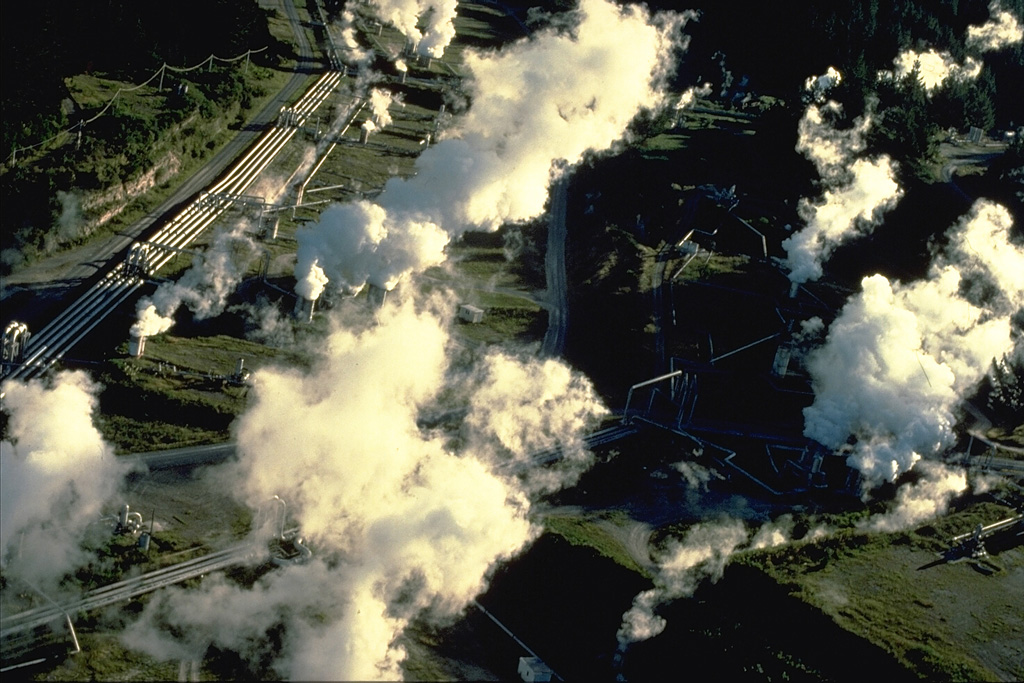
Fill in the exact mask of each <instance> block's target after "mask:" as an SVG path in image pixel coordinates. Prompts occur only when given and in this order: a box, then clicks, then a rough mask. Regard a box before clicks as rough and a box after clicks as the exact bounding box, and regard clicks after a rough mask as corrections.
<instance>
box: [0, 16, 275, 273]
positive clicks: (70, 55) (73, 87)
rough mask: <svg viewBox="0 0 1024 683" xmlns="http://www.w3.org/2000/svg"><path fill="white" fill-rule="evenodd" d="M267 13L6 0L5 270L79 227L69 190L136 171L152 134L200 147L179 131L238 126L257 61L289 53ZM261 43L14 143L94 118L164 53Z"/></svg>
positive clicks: (192, 60) (146, 160)
mask: <svg viewBox="0 0 1024 683" xmlns="http://www.w3.org/2000/svg"><path fill="white" fill-rule="evenodd" d="M267 16H268V13H267V12H266V11H264V10H262V9H260V8H259V6H258V5H257V4H256V3H255V2H249V1H247V0H216V1H215V2H201V1H198V0H194V1H189V2H184V3H178V2H175V3H130V2H109V3H100V4H96V3H67V2H60V3H44V4H43V5H39V6H35V5H30V4H24V3H22V4H12V5H9V6H6V7H5V8H4V20H3V22H0V26H2V28H0V31H2V40H0V44H2V59H0V65H2V66H0V69H2V83H3V90H2V93H3V102H2V106H3V114H2V117H0V137H2V141H0V153H2V154H3V167H2V171H0V196H2V201H3V205H4V209H3V212H4V230H3V233H2V238H0V239H2V241H0V250H2V252H3V255H4V257H3V259H0V260H2V264H0V268H2V269H4V272H6V271H7V270H8V269H9V268H10V267H11V266H12V265H16V264H17V263H19V262H21V261H22V260H24V259H32V258H33V257H34V256H37V255H39V254H43V253H47V252H49V251H51V250H53V249H54V248H55V247H60V246H64V245H66V244H73V243H75V242H76V241H77V240H78V239H80V238H81V237H83V236H84V235H83V234H82V233H83V232H85V233H88V231H89V230H88V228H85V227H83V226H81V225H70V224H71V223H75V222H81V220H82V219H81V217H80V214H81V213H82V211H81V207H80V206H79V203H80V199H79V198H78V197H77V195H79V194H80V193H82V192H89V191H95V190H104V189H107V188H110V187H112V186H115V185H117V184H118V183H125V182H128V181H132V180H135V179H136V178H138V177H139V176H140V175H141V174H142V173H144V172H145V171H147V170H149V169H151V168H152V167H153V166H154V165H155V164H157V163H158V162H160V161H161V160H162V158H163V157H165V156H166V155H167V154H168V153H169V152H170V151H171V147H170V146H169V145H168V144H167V143H166V142H164V143H163V144H161V142H162V141H163V140H164V138H166V137H167V135H168V133H169V132H171V131H172V130H175V129H176V130H177V131H178V134H179V136H180V137H181V138H184V139H185V142H183V143H180V144H179V146H178V148H177V149H176V150H175V151H176V152H177V153H178V154H179V155H180V154H182V153H184V154H186V155H189V156H192V157H196V156H201V155H203V154H206V153H208V152H209V150H208V149H206V148H203V147H200V146H198V145H199V144H201V143H202V142H204V140H188V138H189V137H190V136H194V137H201V136H200V135H197V133H201V132H203V130H204V128H203V124H204V123H205V122H211V121H216V120H218V119H224V121H223V123H224V124H225V125H228V124H235V125H237V120H240V119H241V116H242V114H243V113H244V112H246V111H247V110H248V109H249V108H250V107H251V106H252V104H253V101H254V100H255V99H258V98H259V97H262V96H263V95H264V94H265V91H264V89H263V88H264V86H262V85H261V83H260V81H261V80H262V79H264V78H266V74H267V72H266V70H265V68H264V67H271V66H274V65H276V64H277V63H278V60H279V59H280V58H282V57H283V56H287V55H286V52H287V50H288V49H290V48H287V47H286V46H284V45H282V44H281V43H280V42H279V41H277V40H276V39H274V38H272V37H271V35H270V33H269V30H268V24H267ZM264 47H266V48H267V49H266V50H264V51H262V52H260V53H257V54H254V55H253V56H252V60H251V63H250V65H249V67H248V68H245V67H244V62H237V63H233V64H224V63H215V64H214V65H213V67H212V68H209V69H208V68H203V69H198V70H195V71H191V72H188V73H187V74H173V73H171V72H168V73H167V74H166V77H165V78H164V82H163V85H164V91H162V92H161V91H159V90H158V87H159V85H160V81H159V79H157V80H154V81H153V82H151V83H150V84H149V85H148V86H146V87H145V88H142V89H140V90H137V91H134V92H132V93H122V95H121V96H120V97H119V98H118V100H117V101H115V103H114V105H113V106H112V107H111V108H110V109H109V110H107V112H106V113H105V114H104V115H103V116H101V117H100V118H98V119H97V120H96V121H93V122H92V123H90V124H88V125H86V126H84V127H83V128H82V129H81V130H82V134H81V136H80V138H79V137H78V136H77V134H76V135H61V136H59V137H57V138H56V139H55V140H53V141H52V142H51V143H49V144H47V145H44V146H42V147H39V148H36V149H34V150H25V149H23V148H25V147H27V146H33V145H36V144H38V143H40V142H43V141H44V140H46V139H48V138H51V137H53V136H55V135H57V134H58V133H61V131H66V130H68V129H69V128H71V127H73V126H75V125H76V124H79V123H81V122H84V121H87V120H89V119H91V118H92V117H94V116H95V115H96V114H97V113H99V111H100V110H101V109H102V108H103V107H104V106H105V105H106V103H107V102H108V101H109V100H110V98H111V97H112V96H113V95H114V93H115V92H116V91H117V89H118V88H119V87H132V86H134V85H136V84H139V83H142V82H143V81H145V80H146V79H148V78H149V77H150V76H151V75H152V74H153V73H154V72H155V71H156V70H157V69H158V68H159V67H160V66H161V65H162V64H163V63H167V64H168V65H169V66H175V67H185V66H194V65H197V64H199V63H200V62H202V60H204V59H205V58H206V57H207V56H209V55H210V54H216V55H217V56H218V57H223V58H231V57H235V56H237V55H239V54H243V53H245V52H246V51H247V50H249V49H254V50H255V49H260V48H264ZM185 86H188V87H187V90H186V88H185ZM76 130H77V129H76ZM204 137H209V136H208V135H206V136H204ZM67 193H74V194H75V195H76V197H74V198H71V197H70V195H69V194H67Z"/></svg>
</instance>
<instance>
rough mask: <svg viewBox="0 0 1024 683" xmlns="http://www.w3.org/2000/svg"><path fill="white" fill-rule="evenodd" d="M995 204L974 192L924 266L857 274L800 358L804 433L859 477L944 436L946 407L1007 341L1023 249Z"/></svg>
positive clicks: (881, 472)
mask: <svg viewBox="0 0 1024 683" xmlns="http://www.w3.org/2000/svg"><path fill="white" fill-rule="evenodd" d="M1011 225H1012V219H1011V217H1010V214H1009V212H1008V211H1007V210H1006V209H1005V208H1003V207H1002V206H1000V205H998V204H995V203H993V202H990V201H986V200H980V201H978V202H977V203H976V204H975V206H974V207H973V209H972V210H971V212H970V214H968V215H967V216H965V217H964V219H962V220H961V222H960V223H958V224H957V225H956V226H954V228H953V230H952V231H951V233H950V239H949V244H948V246H947V248H946V250H945V252H944V254H943V255H941V256H940V257H938V258H937V259H936V260H935V262H934V263H933V264H932V267H931V270H930V272H929V275H928V278H927V279H925V280H922V281H919V282H915V283H912V284H908V285H901V284H899V283H891V282H889V281H888V280H887V279H886V278H884V277H882V276H881V275H874V276H871V277H868V278H865V279H864V280H863V282H862V283H861V286H862V291H861V292H860V293H859V294H857V295H855V296H854V297H852V298H851V299H850V300H849V301H848V302H847V303H846V305H845V306H844V308H843V309H842V311H840V314H839V316H838V317H837V318H836V320H835V321H834V322H833V323H832V326H831V328H830V329H829V333H828V338H827V340H826V342H825V344H824V346H822V347H821V348H819V349H816V350H814V351H812V352H811V353H810V355H809V357H808V360H807V366H808V369H809V370H810V372H811V375H812V378H813V385H814V391H815V399H814V403H813V404H812V405H811V406H810V407H808V408H806V409H805V410H804V420H805V429H804V434H805V435H806V436H808V437H810V438H812V439H815V440H817V441H819V442H820V443H822V444H824V445H826V446H828V447H830V448H834V449H838V448H841V447H843V446H844V445H846V444H848V443H852V448H853V452H852V454H851V455H850V458H849V463H850V465H851V466H852V467H855V468H856V469H857V470H859V471H860V472H861V473H862V474H863V475H864V476H865V478H866V479H867V480H868V482H869V483H871V482H878V481H886V480H891V479H893V478H895V477H896V476H898V475H899V474H901V473H902V472H906V471H907V470H909V469H910V468H911V467H913V466H914V463H915V462H917V461H918V460H919V459H920V458H921V457H922V456H925V455H931V454H937V453H939V452H941V450H943V449H944V448H946V447H948V446H949V445H950V444H951V443H952V441H953V426H954V425H955V422H956V418H955V414H954V409H955V407H956V405H957V403H958V402H959V400H960V397H961V396H963V395H964V393H965V392H966V391H967V390H968V389H970V388H971V387H972V386H973V385H974V384H975V383H976V382H977V381H978V380H979V379H980V378H981V377H982V376H983V375H984V373H985V371H986V370H987V368H988V366H989V365H990V364H991V362H992V359H993V358H994V357H1001V356H1002V355H1003V354H1005V353H1008V352H1010V351H1011V350H1012V349H1013V344H1014V342H1013V333H1012V329H1011V316H1012V315H1013V314H1014V313H1016V312H1017V311H1019V310H1020V309H1021V308H1022V307H1024V249H1022V248H1021V247H1020V246H1019V245H1017V244H1013V243H1012V242H1010V241H1009V231H1010V227H1011Z"/></svg>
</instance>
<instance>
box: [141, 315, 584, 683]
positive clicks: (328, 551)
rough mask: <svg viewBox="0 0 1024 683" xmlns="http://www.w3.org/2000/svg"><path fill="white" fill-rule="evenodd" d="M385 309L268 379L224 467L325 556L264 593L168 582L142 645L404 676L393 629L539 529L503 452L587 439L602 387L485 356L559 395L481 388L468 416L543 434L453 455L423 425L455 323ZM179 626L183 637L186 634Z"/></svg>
mask: <svg viewBox="0 0 1024 683" xmlns="http://www.w3.org/2000/svg"><path fill="white" fill-rule="evenodd" d="M379 315H380V325H379V326H376V327H373V328H370V329H368V330H366V331H363V332H354V331H351V330H347V329H342V328H341V327H335V328H334V329H333V331H332V332H331V334H330V336H329V337H328V339H327V340H326V342H325V344H324V349H325V355H324V357H323V358H321V359H320V361H319V362H318V363H317V365H316V366H315V367H313V368H312V369H311V370H309V371H308V372H305V371H303V372H300V371H296V370H290V369H276V370H274V369H263V370H261V372H260V373H258V374H257V375H256V376H255V383H254V386H253V388H252V393H251V394H250V395H251V396H252V399H253V400H252V406H251V408H250V409H249V411H248V412H247V413H246V414H245V415H244V416H243V417H242V418H241V419H240V420H239V422H238V424H237V440H238V444H239V451H240V453H241V454H242V459H241V462H240V463H239V464H238V465H237V466H235V467H233V468H230V469H228V470H226V471H225V472H224V474H223V476H224V477H225V487H226V488H229V489H230V490H235V491H239V492H240V494H241V495H242V496H243V497H244V499H245V500H246V501H247V502H248V503H249V504H250V505H251V506H252V507H254V508H256V509H258V508H259V507H261V506H263V505H264V504H265V503H266V502H267V500H268V499H269V498H270V497H271V496H273V495H280V496H281V497H282V498H284V499H285V500H286V501H287V503H288V509H289V510H290V513H291V515H292V516H293V517H294V518H295V519H296V520H297V521H298V522H299V523H301V526H302V530H303V533H304V534H305V535H306V537H307V538H308V539H309V542H310V543H311V544H312V545H313V546H314V547H315V548H316V550H317V557H318V558H320V559H318V560H314V561H313V562H311V563H310V564H308V565H303V566H294V567H289V568H286V569H285V570H284V571H282V572H275V573H274V574H272V575H271V576H269V577H267V578H266V579H264V580H261V581H260V582H258V583H257V584H256V585H255V586H253V588H252V589H243V588H238V587H233V586H229V585H227V584H226V583H222V582H212V583H210V584H208V585H204V586H203V588H202V589H201V590H200V591H192V592H182V591H176V592H170V593H168V594H166V595H164V596H162V597H160V598H159V599H157V600H156V601H154V603H153V605H151V606H150V607H148V608H147V610H146V611H145V613H144V615H143V617H142V619H141V620H140V622H139V623H138V624H136V625H134V626H133V627H132V628H131V629H130V631H129V634H128V635H127V636H126V638H127V642H128V643H129V644H130V645H131V646H133V647H136V648H139V649H143V650H144V651H146V652H149V653H151V654H154V655H157V656H160V657H177V656H181V654H180V653H182V652H196V651H200V652H201V651H203V650H204V649H205V648H206V647H207V646H209V645H210V644H216V645H219V646H221V647H229V648H232V649H234V650H235V651H237V652H239V653H241V654H242V655H243V656H246V657H247V658H251V659H250V661H259V660H260V658H261V657H269V658H270V659H271V660H272V661H273V668H274V671H275V672H276V674H277V675H279V676H282V677H287V678H299V679H320V680H324V679H343V680H352V679H358V680H365V679H387V680H394V679H396V678H399V677H400V675H401V670H400V665H401V662H402V660H403V659H404V657H405V653H404V650H403V649H402V647H401V645H400V644H399V641H398V640H396V639H397V636H398V635H400V634H401V632H402V630H403V629H404V628H405V626H406V625H407V624H408V623H409V620H410V619H412V618H413V617H414V616H416V615H418V614H421V613H426V614H427V615H428V616H429V617H432V618H437V619H444V618H450V617H452V616H453V615H457V614H458V613H459V612H460V610H462V609H463V608H464V607H465V605H466V604H467V603H468V601H469V600H471V599H472V598H473V597H475V596H476V595H478V594H479V593H480V592H481V591H482V590H483V589H484V587H485V585H486V579H487V576H488V573H489V571H490V569H491V568H492V567H493V566H494V564H495V563H496V562H498V561H500V560H502V559H505V558H508V557H510V556H511V555H513V554H515V553H516V552H518V551H519V550H520V549H521V548H522V547H523V546H524V545H525V544H526V543H528V542H529V541H530V540H531V539H532V538H534V536H535V535H536V534H537V532H538V530H537V529H536V528H535V527H534V526H533V525H532V524H531V523H530V522H529V521H528V519H527V514H528V512H529V506H530V500H529V498H528V496H527V495H526V494H525V493H524V491H523V490H522V489H521V488H520V487H519V485H518V484H517V483H516V480H515V479H514V478H512V477H508V476H506V475H505V474H503V473H502V471H501V469H500V468H499V467H498V463H495V462H494V460H493V459H492V457H493V454H494V453H496V452H498V451H497V449H498V448H505V449H507V450H508V451H510V455H509V456H508V457H509V458H511V459H512V460H514V461H517V462H525V458H524V455H525V453H524V452H523V451H524V449H527V448H531V447H534V446H535V445H537V444H548V443H561V442H565V443H570V444H571V443H576V442H578V440H579V436H578V434H572V433H570V432H571V431H572V430H574V429H575V430H581V429H585V428H587V427H588V426H589V425H591V424H593V421H594V420H595V419H596V417H597V415H599V414H601V413H603V411H604V409H603V408H601V407H600V405H594V406H590V407H587V408H582V407H578V402H579V399H580V397H590V396H593V389H592V388H590V387H589V385H586V384H585V381H584V380H583V379H582V378H581V377H579V376H578V375H575V374H574V373H571V372H570V371H568V369H566V368H564V366H563V367H561V368H559V369H556V368H554V366H553V365H551V362H550V361H548V362H543V363H542V362H541V361H538V360H528V359H526V358H515V359H513V358H510V357H507V356H501V355H494V356H491V355H488V356H485V357H484V358H483V359H482V361H481V362H482V364H483V368H480V367H472V368H468V369H465V368H464V369H463V370H462V371H464V372H466V373H467V374H468V375H470V376H475V375H477V374H478V373H480V372H481V369H484V370H485V371H486V372H488V373H490V375H488V376H490V377H491V378H492V379H500V380H509V381H512V382H515V381H522V382H525V383H529V384H530V386H529V387H528V388H529V389H530V391H531V392H533V395H535V396H539V397H543V398H544V399H546V400H543V401H539V402H530V401H519V402H517V403H512V402H509V400H508V397H506V396H503V395H501V392H498V394H497V395H496V394H495V393H494V392H491V391H489V390H488V389H490V387H489V386H487V385H486V383H485V384H482V385H481V386H475V385H474V386H472V387H470V393H469V397H468V398H467V399H466V400H467V402H468V405H469V406H471V411H470V412H471V414H479V415H482V414H497V412H499V411H502V410H508V411H510V412H511V413H512V415H513V417H511V418H510V419H514V420H516V421H517V422H519V423H520V424H523V425H533V426H534V429H535V430H537V433H536V434H531V435H530V436H529V437H528V438H524V439H523V440H521V441H519V442H515V443H512V441H513V440H512V439H507V438H505V437H504V436H503V435H502V434H500V433H498V432H499V431H500V430H497V429H495V430H492V431H490V432H488V430H487V428H480V429H479V430H478V433H477V436H476V438H474V439H467V440H466V442H467V445H466V447H464V448H463V449H462V450H461V451H460V452H452V451H451V450H449V449H448V447H447V445H446V442H445V439H444V438H443V436H442V435H440V434H436V433H433V432H424V431H422V430H421V429H420V427H419V426H418V425H417V418H418V415H419V412H420V410H421V408H423V407H424V406H428V405H430V404H432V402H433V401H435V400H436V396H437V394H438V392H440V391H442V390H443V388H444V387H445V386H446V384H447V383H448V382H449V379H448V378H449V377H451V376H456V375H459V374H460V373H459V372H454V373H453V371H452V368H450V367H449V362H450V361H449V359H448V355H447V354H446V349H447V346H448V332H447V330H446V328H445V326H444V325H443V324H442V323H441V322H440V321H439V319H438V317H437V314H436V313H435V312H433V311H432V309H430V308H429V307H428V308H427V310H426V311H424V312H422V313H417V311H416V310H415V307H414V306H413V305H412V304H411V303H408V304H404V305H402V306H398V305H397V304H390V305H388V306H385V307H384V309H382V310H381V311H380V313H379ZM531 363H532V364H535V365H536V367H532V368H531V367H528V366H529V365H530V364H531ZM517 377H518V378H519V380H517V379H516V378H517ZM509 378H511V379H509ZM532 383H540V384H542V385H543V386H541V387H535V386H533V384H532ZM516 386H518V387H520V388H522V385H516ZM510 390H511V389H510ZM490 402H493V403H494V404H493V405H485V404H488V403H490ZM574 406H575V407H574ZM587 410H590V411H591V413H590V414H588V413H587ZM558 413H564V415H561V416H559V415H558ZM483 432H488V433H483ZM499 439H504V441H502V442H501V443H500V444H499V443H498V441H499ZM488 440H490V441H491V442H494V443H485V442H486V441H488ZM470 441H471V442H472V443H470ZM282 453H287V454H288V456H287V457H284V458H282V457H281V455H282ZM527 481H529V479H527ZM168 627H173V629H174V631H175V632H177V633H181V634H183V636H182V637H181V638H178V639H175V638H172V637H171V636H170V635H169V629H168ZM279 627H280V628H283V633H284V636H283V641H284V646H283V647H282V648H279V649H275V650H274V651H273V652H271V651H270V649H269V647H270V646H269V645H268V644H266V637H265V635H264V634H265V633H266V631H267V630H268V629H272V628H279Z"/></svg>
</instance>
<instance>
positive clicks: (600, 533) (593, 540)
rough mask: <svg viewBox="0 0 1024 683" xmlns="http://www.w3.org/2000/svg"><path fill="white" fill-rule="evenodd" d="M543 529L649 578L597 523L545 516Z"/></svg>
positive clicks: (619, 544) (559, 516) (563, 516)
mask: <svg viewBox="0 0 1024 683" xmlns="http://www.w3.org/2000/svg"><path fill="white" fill-rule="evenodd" d="M544 528H545V529H546V530H547V532H548V533H552V534H555V535H557V536H561V537H562V538H564V539H565V540H567V541H568V542H569V543H571V544H572V545H575V546H585V547H588V548H593V549H594V550H596V551H597V552H598V553H599V554H600V555H602V556H603V557H607V558H608V559H610V560H611V561H613V562H615V563H616V564H618V565H621V566H623V567H625V568H626V569H629V570H630V571H633V572H636V573H637V574H640V575H641V576H644V577H648V578H649V576H650V575H649V574H648V572H647V570H645V569H644V568H642V567H641V566H640V565H638V564H637V563H636V561H635V560H633V558H632V557H630V555H629V553H628V552H627V551H626V549H625V548H624V547H623V546H622V543H620V542H619V541H618V539H616V538H615V537H614V536H612V535H611V534H610V533H609V532H608V531H607V530H606V529H604V528H603V527H602V526H601V525H600V524H599V523H598V522H595V521H593V520H590V519H586V518H584V517H578V516H569V515H547V516H545V517H544Z"/></svg>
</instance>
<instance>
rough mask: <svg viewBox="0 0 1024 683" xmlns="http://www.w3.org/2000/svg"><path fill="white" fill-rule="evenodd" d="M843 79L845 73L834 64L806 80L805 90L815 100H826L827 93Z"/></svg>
mask: <svg viewBox="0 0 1024 683" xmlns="http://www.w3.org/2000/svg"><path fill="white" fill-rule="evenodd" d="M842 80H843V75H842V74H841V73H839V70H838V69H836V68H835V67H834V66H830V67H829V68H828V70H827V71H826V72H825V73H823V74H822V75H820V76H811V77H809V78H808V79H807V80H806V81H805V82H804V90H806V91H807V93H808V94H809V95H810V97H811V99H812V100H814V101H815V102H824V101H825V94H826V93H827V92H828V91H829V90H831V89H832V88H834V87H836V86H837V85H839V83H841V82H842Z"/></svg>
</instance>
